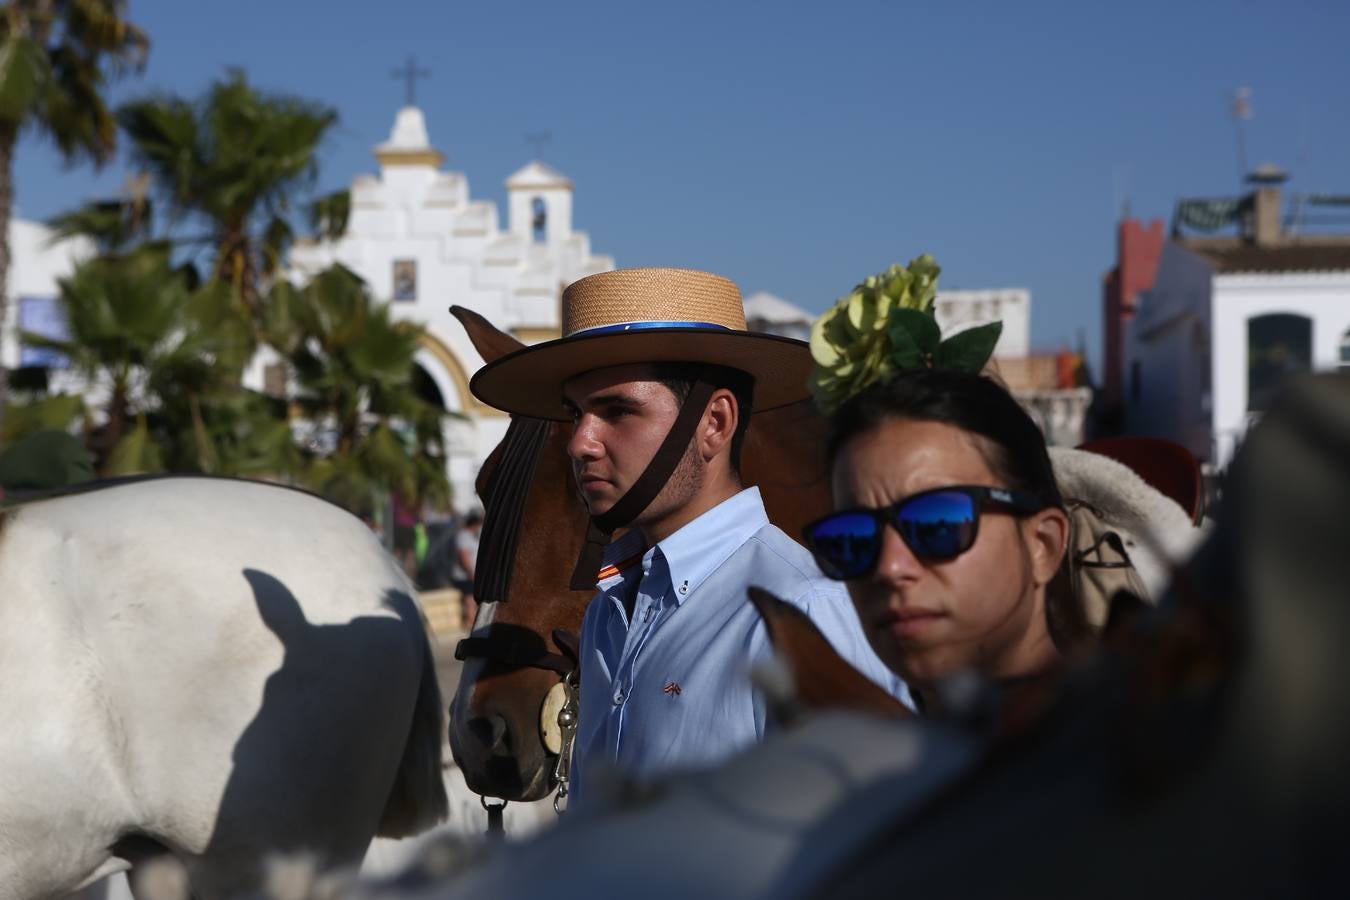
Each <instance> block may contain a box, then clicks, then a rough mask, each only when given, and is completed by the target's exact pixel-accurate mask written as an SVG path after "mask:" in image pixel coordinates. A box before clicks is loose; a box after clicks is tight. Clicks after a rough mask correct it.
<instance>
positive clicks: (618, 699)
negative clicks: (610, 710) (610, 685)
mask: <svg viewBox="0 0 1350 900" xmlns="http://www.w3.org/2000/svg"><path fill="white" fill-rule="evenodd" d="M614 705H615V706H622V705H623V688H616V689H615V691H614Z"/></svg>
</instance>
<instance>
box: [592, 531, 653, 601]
mask: <svg viewBox="0 0 1350 900" xmlns="http://www.w3.org/2000/svg"><path fill="white" fill-rule="evenodd" d="M645 548H646V543H645V542H644V541H643V540H642V532H640V531H638V530H637V529H636V528H630V529H628V531H626V532H624V533H623V535H622V536H621V537H620V538H619V539H618V540H615V541H611V542H610V543H609V544H608V546H606V547H605V552H604V555H603V556H602V557H601V563H600V574H599V577H598V578H597V579H596V582H595V586H596V588H597V589H598V590H601V591H608V590H610V589H611V588H613V587H614V586H615V585H617V584H619V583H621V582H622V581H623V580H624V574H625V573H626V572H628V571H629V570H631V569H632V568H633V567H634V566H636V565H638V563H640V562H642V559H643V556H644V555H645V554H644V550H645Z"/></svg>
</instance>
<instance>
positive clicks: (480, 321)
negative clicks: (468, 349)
mask: <svg viewBox="0 0 1350 900" xmlns="http://www.w3.org/2000/svg"><path fill="white" fill-rule="evenodd" d="M450 315H452V316H454V317H455V318H456V319H459V324H461V325H463V326H464V330H465V331H466V332H468V334H469V340H470V341H471V342H472V343H473V348H474V349H475V350H477V351H478V355H479V356H481V357H483V361H484V362H492V361H494V360H497V359H501V358H502V357H503V356H505V355H506V354H508V353H514V352H515V351H517V350H520V349H522V348H524V346H525V345H524V344H522V343H521V342H520V341H518V340H516V339H515V338H513V337H512V336H511V335H509V334H507V333H506V332H505V331H502V330H501V329H499V328H497V326H495V325H493V324H492V323H491V322H489V321H488V320H487V319H485V318H483V317H482V316H480V315H479V314H478V313H476V312H474V311H473V310H471V309H465V308H464V307H462V306H452V307H450Z"/></svg>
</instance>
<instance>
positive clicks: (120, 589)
mask: <svg viewBox="0 0 1350 900" xmlns="http://www.w3.org/2000/svg"><path fill="white" fill-rule="evenodd" d="M441 722H442V710H441V699H440V691H439V689H438V688H437V685H436V677H435V669H434V666H433V663H432V658H431V653H430V648H429V647H428V643H427V638H426V633H425V630H424V628H423V625H422V620H421V616H420V613H419V611H418V609H417V607H416V604H415V601H414V600H413V599H412V588H411V586H410V584H409V582H408V580H407V578H406V577H405V575H404V574H403V572H402V571H401V570H400V569H399V568H398V566H397V564H396V563H395V562H394V561H393V560H392V559H391V558H390V557H389V555H388V554H387V553H386V552H385V551H384V549H383V548H382V547H381V546H380V545H379V543H378V541H377V540H376V539H375V537H374V535H372V534H371V533H370V531H369V529H367V528H366V527H365V526H364V525H362V523H361V522H360V521H359V520H357V519H356V518H354V517H353V516H351V515H349V514H347V513H346V512H343V511H342V510H340V509H338V508H337V507H335V506H332V505H330V504H328V503H326V502H325V501H323V500H320V499H318V498H316V497H312V496H309V495H307V494H304V493H301V492H299V491H294V490H289V489H285V488H279V487H276V486H270V485H264V484H258V483H252V482H243V481H230V480H222V479H208V478H163V479H153V480H146V481H137V482H133V483H129V484H121V485H116V486H110V487H105V488H101V489H96V490H92V491H89V492H85V493H78V494H74V495H69V496H64V497H59V498H55V499H50V500H44V501H41V502H35V503H31V504H28V505H25V506H20V507H16V508H12V509H10V510H6V511H3V512H2V513H0V900H31V898H45V897H56V896H61V895H63V894H65V893H67V892H69V891H72V890H76V889H78V888H79V887H81V886H83V885H85V884H88V883H90V882H92V881H94V880H96V879H98V878H101V877H103V876H105V875H108V874H110V873H113V872H119V871H127V870H129V869H133V867H134V866H135V865H136V863H137V862H139V861H141V860H144V859H145V858H146V857H148V856H154V855H160V854H164V853H170V854H172V855H174V856H176V857H177V858H179V859H180V860H181V861H182V862H183V863H184V864H185V865H186V867H187V870H188V873H189V877H190V878H191V881H192V889H193V893H194V895H196V896H197V897H200V898H210V897H223V896H227V895H230V894H234V893H237V892H241V891H247V890H251V889H254V888H256V886H257V885H258V884H259V882H260V878H261V877H262V871H263V868H264V861H265V860H266V859H267V858H268V857H269V856H270V855H273V854H297V853H304V854H309V856H310V858H311V859H313V860H314V861H316V863H317V864H319V865H321V866H346V865H354V864H356V863H359V861H360V859H361V856H362V854H363V853H364V851H365V849H366V847H367V845H368V844H369V843H370V840H371V838H372V837H373V836H374V835H376V834H380V835H387V836H402V835H407V834H412V833H415V832H417V831H420V830H422V829H424V828H427V827H429V826H431V825H432V824H434V823H435V822H436V821H438V820H440V819H441V818H443V817H444V815H445V812H446V798H445V791H444V787H443V786H442V783H441V740H442V735H441ZM134 875H135V872H134V871H133V872H132V876H133V880H134Z"/></svg>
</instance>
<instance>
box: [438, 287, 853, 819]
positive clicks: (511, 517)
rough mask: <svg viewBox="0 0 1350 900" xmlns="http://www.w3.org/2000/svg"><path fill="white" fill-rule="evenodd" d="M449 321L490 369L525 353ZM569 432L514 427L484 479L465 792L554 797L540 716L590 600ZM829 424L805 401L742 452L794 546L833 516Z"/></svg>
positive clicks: (482, 322) (764, 426) (472, 323)
mask: <svg viewBox="0 0 1350 900" xmlns="http://www.w3.org/2000/svg"><path fill="white" fill-rule="evenodd" d="M452 312H453V313H454V314H455V316H456V318H458V319H459V321H460V323H461V324H463V326H464V328H465V330H466V331H467V332H468V335H469V339H470V340H471V341H472V342H473V345H474V347H475V348H476V349H477V350H478V352H479V354H480V355H482V357H483V359H484V360H486V361H488V362H491V361H492V360H494V359H497V358H499V357H501V356H504V355H505V354H507V353H510V352H512V351H514V350H518V349H520V348H521V347H523V346H524V345H523V344H521V343H520V342H519V341H517V340H516V339H515V338H513V337H511V336H510V335H507V334H504V333H503V332H501V331H499V330H498V329H497V328H495V327H493V326H492V324H491V323H489V322H488V321H487V320H486V319H484V318H483V317H482V316H480V315H478V314H477V313H473V312H470V311H469V310H466V309H463V308H462V307H454V308H453V309H452ZM570 434H571V427H570V425H568V424H566V423H560V422H546V421H542V420H538V419H527V418H523V417H518V416H517V417H513V418H512V423H511V426H510V429H509V430H508V432H507V436H506V438H505V439H504V440H503V441H502V443H501V444H500V445H499V446H498V447H497V448H496V449H495V450H494V451H493V452H492V454H491V455H490V456H489V457H488V460H487V461H486V462H485V463H484V465H483V468H482V470H481V471H480V472H479V475H478V482H477V490H478V495H479V497H480V498H481V499H482V501H483V511H484V522H483V535H482V539H481V542H480V546H481V547H482V548H483V550H482V552H481V554H480V557H479V561H478V570H477V576H478V577H477V583H476V584H475V595H476V596H477V598H478V600H479V603H480V607H479V613H478V620H477V622H475V623H474V630H473V635H472V637H471V639H470V640H468V641H466V642H464V644H463V645H461V650H460V652H459V653H458V655H460V656H461V658H463V659H464V660H465V666H464V672H463V675H462V676H461V679H460V683H459V689H458V691H457V692H456V694H455V698H454V702H453V703H452V705H451V708H450V747H451V749H452V751H453V752H454V755H455V761H456V762H457V763H458V764H459V766H460V768H461V770H462V771H463V773H464V779H465V781H466V782H467V784H468V785H469V787H470V789H472V790H474V791H476V792H478V793H479V794H482V795H484V796H489V797H502V798H505V799H508V800H537V799H540V798H542V797H544V796H547V794H548V793H549V791H550V790H551V789H552V788H553V780H552V774H553V767H554V764H555V762H556V756H555V755H554V754H552V753H550V752H549V751H548V750H547V749H546V748H545V745H544V741H543V736H542V733H541V721H540V719H541V710H542V709H543V706H544V702H545V698H546V697H547V696H548V693H549V691H550V690H551V689H552V688H553V687H554V686H555V685H557V684H558V683H559V682H560V680H561V678H562V677H563V675H564V674H565V673H566V672H568V671H570V670H571V668H572V664H573V661H574V655H575V652H576V651H575V647H574V646H569V642H568V641H567V639H566V637H564V634H565V633H571V634H576V633H577V632H578V631H579V630H580V628H581V619H582V616H583V615H584V614H585V611H586V605H587V603H588V602H589V601H590V598H591V596H592V592H591V591H573V590H569V589H568V580H569V576H570V574H571V572H572V569H573V566H574V565H575V563H576V560H577V557H578V555H579V553H580V550H581V546H582V543H583V541H584V538H585V535H586V521H587V513H586V508H585V506H584V505H583V503H582V500H581V497H580V496H579V495H578V493H577V491H576V487H575V484H574V481H573V478H572V471H571V464H570V462H569V461H568V458H567V453H566V446H567V441H568V439H569V437H570ZM825 434H826V431H825V422H824V420H823V419H821V417H820V416H819V414H817V413H816V411H815V408H814V407H813V406H812V405H811V403H810V402H809V401H803V402H801V403H796V404H793V405H792V406H787V407H782V408H780V409H776V410H771V411H768V412H765V413H756V414H755V415H754V416H753V418H752V419H751V424H750V428H749V431H748V432H747V434H746V439H745V447H744V449H743V451H742V473H743V477H744V481H745V483H746V485H747V486H749V485H757V486H758V487H759V489H760V492H761V494H762V495H763V498H764V505H765V508H766V509H767V511H768V514H769V518H770V520H771V521H772V522H773V523H774V524H776V525H777V526H778V527H780V528H782V529H783V530H784V531H785V532H787V533H788V534H789V535H792V536H793V537H796V536H797V535H798V534H800V532H801V529H802V526H803V525H805V524H806V523H807V522H808V521H810V520H811V519H813V518H815V517H817V516H819V515H823V514H824V513H825V512H827V511H828V510H829V508H830V493H829V485H828V483H827V481H826V479H825V465H824V451H825Z"/></svg>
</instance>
